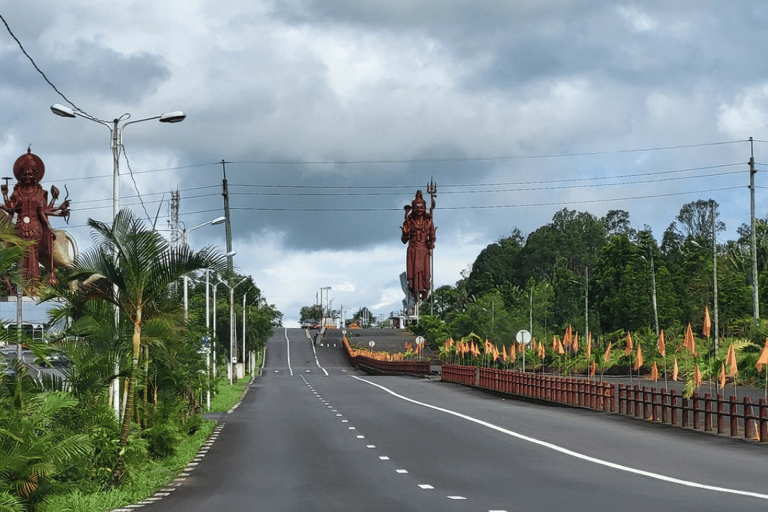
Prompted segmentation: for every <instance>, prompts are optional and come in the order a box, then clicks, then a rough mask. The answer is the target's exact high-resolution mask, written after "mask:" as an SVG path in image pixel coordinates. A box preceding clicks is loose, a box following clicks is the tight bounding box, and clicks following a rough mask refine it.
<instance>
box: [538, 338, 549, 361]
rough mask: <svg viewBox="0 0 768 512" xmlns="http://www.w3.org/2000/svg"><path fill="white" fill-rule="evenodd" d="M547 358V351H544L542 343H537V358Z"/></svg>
mask: <svg viewBox="0 0 768 512" xmlns="http://www.w3.org/2000/svg"><path fill="white" fill-rule="evenodd" d="M545 357H547V351H546V350H545V349H544V343H543V342H542V343H539V358H540V359H544V358H545Z"/></svg>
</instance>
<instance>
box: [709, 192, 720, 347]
mask: <svg viewBox="0 0 768 512" xmlns="http://www.w3.org/2000/svg"><path fill="white" fill-rule="evenodd" d="M709 207H710V216H711V217H712V283H713V284H712V294H713V295H714V299H715V300H714V302H715V309H714V315H713V316H714V321H715V354H717V346H718V342H719V340H718V334H719V325H718V319H717V224H716V222H715V201H714V200H712V199H711V200H710V201H709Z"/></svg>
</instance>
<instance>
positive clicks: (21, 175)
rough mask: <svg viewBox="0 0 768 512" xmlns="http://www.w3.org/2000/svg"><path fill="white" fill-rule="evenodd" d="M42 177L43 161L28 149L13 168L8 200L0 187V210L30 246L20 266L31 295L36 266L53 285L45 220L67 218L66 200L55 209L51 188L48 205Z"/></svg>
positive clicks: (50, 233)
mask: <svg viewBox="0 0 768 512" xmlns="http://www.w3.org/2000/svg"><path fill="white" fill-rule="evenodd" d="M44 174H45V165H44V164H43V161H42V160H41V159H40V157H38V156H37V155H35V154H33V153H32V151H31V148H30V149H27V153H26V154H24V155H22V156H20V157H19V158H18V159H17V160H16V163H14V164H13V175H14V176H15V177H16V180H17V183H16V185H14V186H13V193H12V194H11V197H10V198H9V197H8V184H7V182H6V183H4V184H2V185H0V192H2V194H3V199H4V204H0V209H2V210H3V211H5V212H6V213H7V214H8V215H9V216H10V217H11V220H14V216H15V225H16V234H17V235H19V236H20V237H21V238H23V239H24V240H28V241H30V242H32V244H31V246H30V248H29V250H28V251H27V252H26V254H25V256H24V260H23V262H22V275H23V276H24V278H25V279H27V280H29V281H30V285H31V291H34V290H35V289H36V288H37V285H38V283H39V281H40V264H43V265H44V266H45V267H47V268H48V283H49V284H51V285H52V286H55V285H56V284H57V282H58V281H57V279H56V269H55V266H54V257H53V254H54V250H53V249H54V240H55V238H56V234H55V233H54V230H53V228H52V227H51V223H50V221H49V220H48V217H51V216H54V217H67V218H68V217H69V201H68V200H66V199H65V200H64V202H62V203H61V204H60V205H59V206H55V204H56V200H57V199H58V198H59V189H57V188H56V187H55V186H54V187H51V200H50V202H49V201H48V192H47V191H45V190H43V187H42V186H41V185H40V180H41V179H42V178H43V175H44ZM43 258H44V259H43Z"/></svg>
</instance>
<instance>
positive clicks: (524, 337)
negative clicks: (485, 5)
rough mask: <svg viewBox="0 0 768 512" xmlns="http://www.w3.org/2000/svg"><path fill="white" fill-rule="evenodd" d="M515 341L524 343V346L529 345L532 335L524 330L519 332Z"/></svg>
mask: <svg viewBox="0 0 768 512" xmlns="http://www.w3.org/2000/svg"><path fill="white" fill-rule="evenodd" d="M515 339H516V340H517V342H518V343H522V344H523V345H527V344H529V343H530V342H531V333H529V332H528V331H526V330H525V329H523V330H522V331H517V334H516V335H515Z"/></svg>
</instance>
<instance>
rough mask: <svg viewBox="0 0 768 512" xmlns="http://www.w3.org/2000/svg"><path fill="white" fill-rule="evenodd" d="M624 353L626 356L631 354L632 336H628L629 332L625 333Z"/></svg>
mask: <svg viewBox="0 0 768 512" xmlns="http://www.w3.org/2000/svg"><path fill="white" fill-rule="evenodd" d="M624 352H625V353H626V354H627V355H630V354H631V353H632V335H631V334H629V331H627V347H626V348H625V349H624Z"/></svg>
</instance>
